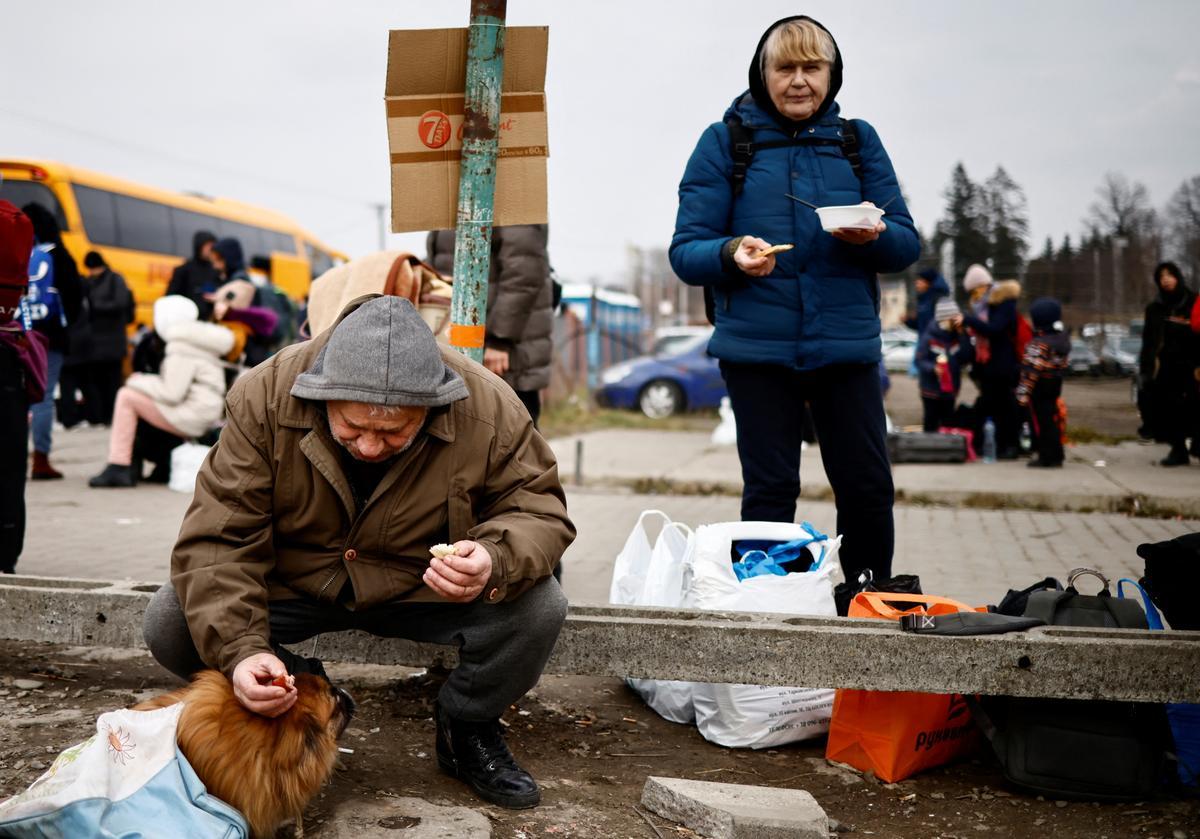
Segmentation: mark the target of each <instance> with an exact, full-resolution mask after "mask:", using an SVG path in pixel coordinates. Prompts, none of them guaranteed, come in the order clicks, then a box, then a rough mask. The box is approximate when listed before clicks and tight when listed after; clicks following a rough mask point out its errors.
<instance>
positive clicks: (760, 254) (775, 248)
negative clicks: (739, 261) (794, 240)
mask: <svg viewBox="0 0 1200 839" xmlns="http://www.w3.org/2000/svg"><path fill="white" fill-rule="evenodd" d="M794 247H796V246H795V245H771V247H769V248H763V249H762V250H760V251H755V252H754V258H755V259H758V258H759V257H763V256H770V255H771V254H773V253H782V252H783V251H790V250H791V249H792V248H794Z"/></svg>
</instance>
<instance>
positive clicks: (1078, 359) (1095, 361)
mask: <svg viewBox="0 0 1200 839" xmlns="http://www.w3.org/2000/svg"><path fill="white" fill-rule="evenodd" d="M1067 372H1068V373H1070V374H1071V375H1072V376H1098V375H1100V356H1098V355H1096V351H1095V350H1093V349H1092V348H1091V345H1089V344H1088V342H1087V341H1085V340H1083V339H1082V338H1075V339H1073V340H1072V341H1071V355H1070V357H1069V358H1068V359H1067Z"/></svg>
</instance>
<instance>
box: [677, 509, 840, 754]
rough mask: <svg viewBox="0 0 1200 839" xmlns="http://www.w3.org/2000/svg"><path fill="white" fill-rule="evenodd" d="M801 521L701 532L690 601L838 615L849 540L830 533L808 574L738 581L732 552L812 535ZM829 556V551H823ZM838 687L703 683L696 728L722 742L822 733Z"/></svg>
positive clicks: (698, 689) (697, 689)
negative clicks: (844, 542)
mask: <svg viewBox="0 0 1200 839" xmlns="http://www.w3.org/2000/svg"><path fill="white" fill-rule="evenodd" d="M808 536H809V534H808V532H807V531H806V530H804V528H803V527H802V526H801V525H799V524H787V523H783V522H727V523H723V524H713V525H705V526H703V527H701V528H699V529H698V530H697V531H696V536H695V549H694V551H693V560H692V574H693V579H692V584H691V589H690V593H689V596H688V605H691V606H694V607H695V608H697V609H704V610H708V611H732V612H776V613H781V614H793V615H828V616H834V615H836V614H837V608H836V607H835V605H834V600H833V588H834V586H835V585H837V584H838V583H839V582H841V581H842V579H843V575H842V566H841V563H840V562H839V561H838V556H837V554H838V548H839V547H840V546H841V537H840V536H835V537H826V538H825V539H824V540H822V541H818V542H813V543H812V544H811V545H810V546H808V547H807V548H806V549H807V550H809V551H810V553H812V555H813V559H814V562H816V561H817V560H818V557H820V559H819V563H820V564H819V566H817V567H815V568H814V569H813V570H810V571H807V572H805V573H795V574H787V575H786V576H782V577H780V576H774V575H763V576H758V577H750V578H748V579H745V580H740V581H739V580H738V578H737V575H736V574H735V573H734V571H733V563H732V557H731V553H730V551H731V549H732V547H733V542H735V541H738V540H742V539H761V540H768V541H777V542H786V541H792V540H795V539H803V538H808ZM822 548H823V549H824V556H823V557H822V556H821V549H822ZM833 697H834V691H832V690H826V689H823V688H802V687H772V686H760V685H724V684H696V685H694V686H693V689H692V703H693V708H694V710H695V714H696V727H697V728H698V729H699V731H700V734H701V735H703V737H704V738H705V739H706V740H709V741H710V742H713V743H717V744H719V745H722V746H732V747H749V748H754V749H766V748H773V747H775V746H779V745H782V744H784V743H791V742H794V741H796V740H805V739H808V738H810V737H819V736H822V735H824V734H825V733H826V732H827V731H828V730H829V718H830V716H831V714H832V712H833Z"/></svg>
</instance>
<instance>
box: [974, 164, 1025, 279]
mask: <svg viewBox="0 0 1200 839" xmlns="http://www.w3.org/2000/svg"><path fill="white" fill-rule="evenodd" d="M983 192H984V202H985V207H986V211H987V227H988V234H989V236H988V239H989V241H990V244H991V249H990V250H991V257H992V260H993V268H992V273H994V274H995V275H996V276H997V277H1016V276H1019V275H1020V274H1021V269H1022V268H1023V267H1024V265H1025V252H1026V251H1027V250H1028V248H1029V205H1028V202H1027V201H1026V200H1025V191H1024V190H1023V189H1021V187H1020V186H1018V185H1017V182H1016V181H1014V180H1013V179H1012V178H1011V177H1010V176H1009V174H1008V173H1007V172H1006V171H1004V167H1003V166H997V167H996V171H995V173H994V174H993V175H992V176H991V177H990V178H988V179H987V182H986V183H985V184H984V189H983Z"/></svg>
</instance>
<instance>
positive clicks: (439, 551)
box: [429, 545, 458, 559]
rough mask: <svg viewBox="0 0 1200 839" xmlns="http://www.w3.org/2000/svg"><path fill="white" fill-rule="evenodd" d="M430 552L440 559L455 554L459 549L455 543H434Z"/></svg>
mask: <svg viewBox="0 0 1200 839" xmlns="http://www.w3.org/2000/svg"><path fill="white" fill-rule="evenodd" d="M429 552H430V553H431V554H433V555H434V556H436V557H437V558H438V559H445V558H446V557H448V556H454V555H455V554H456V553H458V550H457V549H456V548H455V547H454V546H453V545H434V546H433V547H432V548H430V549H429Z"/></svg>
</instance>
